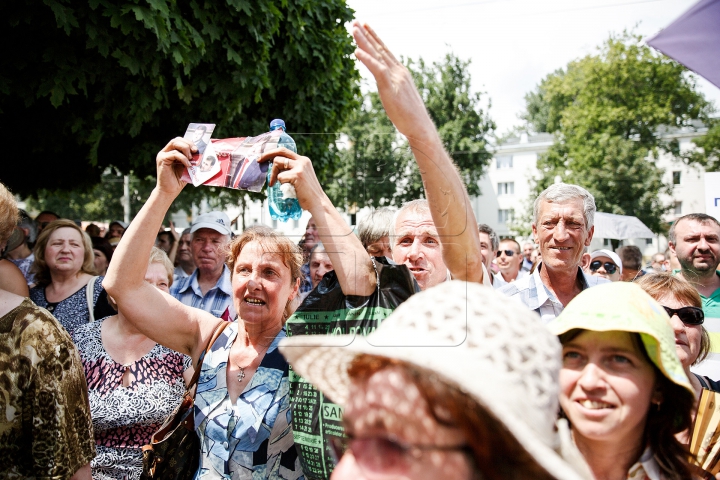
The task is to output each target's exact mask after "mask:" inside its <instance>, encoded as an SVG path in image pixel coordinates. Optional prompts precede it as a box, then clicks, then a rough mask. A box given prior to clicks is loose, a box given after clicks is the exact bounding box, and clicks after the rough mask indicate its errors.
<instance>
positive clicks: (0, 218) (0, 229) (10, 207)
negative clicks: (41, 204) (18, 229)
mask: <svg viewBox="0 0 720 480" xmlns="http://www.w3.org/2000/svg"><path fill="white" fill-rule="evenodd" d="M17 221H18V208H17V203H16V202H15V197H13V195H12V193H10V191H9V190H8V189H7V188H6V187H5V185H3V184H2V183H0V245H1V244H4V243H5V242H7V239H8V238H10V235H11V234H12V232H13V230H14V229H15V225H17Z"/></svg>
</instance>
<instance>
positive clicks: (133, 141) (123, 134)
mask: <svg viewBox="0 0 720 480" xmlns="http://www.w3.org/2000/svg"><path fill="white" fill-rule="evenodd" d="M351 19H352V10H351V9H350V8H348V7H347V6H346V5H345V2H344V1H343V0H304V1H295V2H289V1H286V0H285V1H280V2H276V1H271V0H251V1H238V0H226V1H218V2H209V1H200V0H188V1H183V2H180V1H177V0H121V1H110V0H90V1H89V2H85V3H81V2H72V1H70V0H43V1H40V0H25V1H19V2H9V3H7V5H4V8H3V18H2V20H1V21H2V26H3V29H4V30H5V33H6V35H7V38H12V39H13V45H12V48H10V49H7V50H6V52H5V54H4V55H3V56H2V60H0V62H2V68H0V116H1V117H2V119H3V125H4V126H5V129H6V130H9V131H11V132H12V136H11V138H12V140H13V146H12V147H13V148H21V149H22V151H23V152H24V155H23V157H25V158H28V159H29V160H30V161H29V162H26V161H14V162H6V164H5V165H6V167H5V168H4V169H3V174H2V181H3V183H6V184H7V185H8V186H9V187H10V188H12V189H13V190H14V192H15V193H18V194H20V195H29V194H37V193H38V191H40V189H49V190H58V189H60V190H78V189H85V190H87V189H89V188H90V187H92V186H93V185H95V184H97V183H99V181H100V178H101V175H102V173H103V171H105V169H106V168H107V167H109V166H113V167H116V168H117V169H118V170H119V171H121V172H123V173H127V172H130V171H134V173H135V175H136V176H137V177H138V178H144V177H145V176H146V175H152V174H153V173H154V158H155V154H156V153H157V151H158V150H160V149H161V148H162V147H163V146H164V145H165V144H166V143H167V142H168V140H169V139H171V138H173V137H175V136H178V135H182V134H183V133H184V131H185V128H186V127H187V124H188V123H190V122H198V121H199V122H209V123H216V124H217V125H218V126H217V128H216V130H215V133H214V136H215V137H216V138H222V137H230V136H246V135H255V134H258V133H261V132H264V131H267V130H268V123H269V121H270V120H271V119H272V118H283V119H284V120H285V121H286V124H287V125H288V130H289V132H291V134H292V132H315V133H326V132H336V131H338V130H339V128H340V127H341V126H342V125H343V124H344V122H345V119H346V117H347V115H348V113H349V112H350V111H351V110H352V109H353V108H354V107H355V105H356V103H355V102H356V94H357V80H358V78H359V77H358V73H357V71H356V69H355V66H354V61H353V59H352V58H351V54H352V52H353V46H352V41H351V38H350V36H349V34H348V32H347V30H346V28H345V23H346V22H348V21H350V20H351ZM293 137H294V138H295V140H296V142H297V143H298V151H299V152H301V153H304V154H306V155H308V156H310V157H311V158H312V159H313V161H314V162H315V165H316V167H317V170H318V171H319V174H320V177H321V179H322V180H324V179H325V175H326V173H327V170H328V168H329V167H330V166H331V165H332V164H333V155H332V153H331V152H330V151H329V150H328V148H327V147H328V145H329V144H330V143H331V142H332V141H334V139H335V137H334V135H324V134H320V135H304V134H301V133H295V134H293ZM209 193H211V192H210V191H209V190H208V191H207V192H206V194H209ZM226 196H229V198H230V199H232V200H233V201H235V202H237V201H238V200H239V199H240V198H241V197H242V194H237V193H232V194H226Z"/></svg>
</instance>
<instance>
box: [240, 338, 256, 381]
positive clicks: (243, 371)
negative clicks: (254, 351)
mask: <svg viewBox="0 0 720 480" xmlns="http://www.w3.org/2000/svg"><path fill="white" fill-rule="evenodd" d="M245 341H246V342H247V345H246V347H249V346H250V336H249V335H248V333H247V332H245ZM255 358H256V359H257V358H260V352H258V355H257V357H255ZM254 361H255V360H253V361H252V362H250V363H248V364H247V365H245V366H244V367H241V366H240V365H239V364H238V363H237V362H235V366H236V367H237V368H239V369H240V371H239V372H238V374H237V379H238V383H239V382H242V381H243V379H244V378H245V369H246V368H249V367H250V365H252V364H253V362H254Z"/></svg>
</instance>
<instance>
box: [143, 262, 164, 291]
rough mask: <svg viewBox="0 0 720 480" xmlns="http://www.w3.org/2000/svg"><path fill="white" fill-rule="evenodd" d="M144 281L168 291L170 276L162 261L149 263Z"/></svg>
mask: <svg viewBox="0 0 720 480" xmlns="http://www.w3.org/2000/svg"><path fill="white" fill-rule="evenodd" d="M145 281H146V282H148V283H149V284H150V285H152V286H153V287H155V288H157V289H158V290H162V291H163V292H165V293H170V276H169V275H168V271H167V270H166V269H165V265H163V264H162V263H154V262H153V263H151V264H149V265H148V269H147V272H145Z"/></svg>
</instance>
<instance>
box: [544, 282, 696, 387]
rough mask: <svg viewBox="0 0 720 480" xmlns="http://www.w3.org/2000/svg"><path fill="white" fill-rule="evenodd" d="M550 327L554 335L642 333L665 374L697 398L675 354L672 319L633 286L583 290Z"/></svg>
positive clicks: (617, 284)
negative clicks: (591, 332)
mask: <svg viewBox="0 0 720 480" xmlns="http://www.w3.org/2000/svg"><path fill="white" fill-rule="evenodd" d="M547 327H548V329H550V331H551V332H553V333H554V334H555V335H562V334H563V333H565V332H569V331H570V330H573V329H582V330H592V331H595V332H610V331H619V332H630V333H639V334H640V338H641V339H642V343H643V345H644V346H645V351H646V352H647V354H648V357H650V360H652V362H653V363H654V364H655V366H657V367H658V368H659V369H660V371H661V372H662V373H663V375H665V376H666V377H667V378H669V379H670V380H671V381H672V382H674V383H676V384H678V385H680V386H681V387H685V388H687V389H688V390H689V391H690V392H691V393H692V394H693V395H695V390H693V388H692V387H691V386H690V381H689V380H688V378H687V375H685V370H683V367H682V364H681V363H680V360H679V359H678V356H677V353H676V351H675V334H674V332H673V328H672V325H671V324H670V317H668V314H667V312H665V309H664V308H663V307H662V306H661V305H660V304H659V303H657V302H656V301H655V300H654V299H653V298H652V297H651V296H650V295H648V294H647V293H646V292H645V291H644V290H643V289H642V288H640V287H639V286H638V285H636V284H634V283H630V282H614V283H603V284H602V285H598V286H596V287H593V288H588V289H587V290H584V291H583V292H582V293H580V295H578V296H577V297H575V298H574V299H573V300H572V301H571V302H570V303H569V304H568V306H567V307H565V309H564V310H563V312H562V313H561V314H560V315H558V317H557V318H555V319H554V320H552V321H551V322H550V323H548V324H547Z"/></svg>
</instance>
